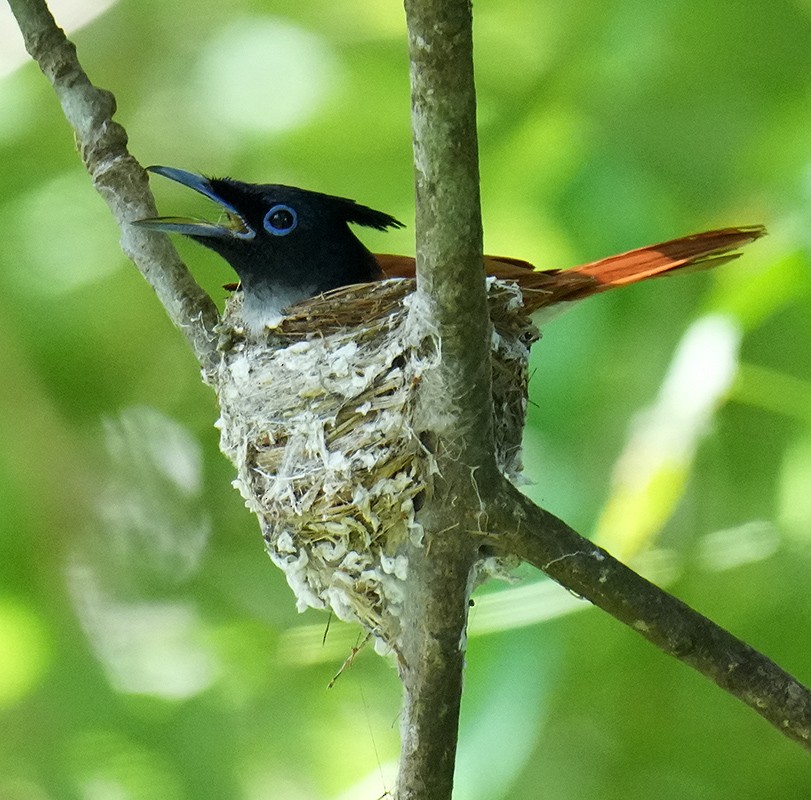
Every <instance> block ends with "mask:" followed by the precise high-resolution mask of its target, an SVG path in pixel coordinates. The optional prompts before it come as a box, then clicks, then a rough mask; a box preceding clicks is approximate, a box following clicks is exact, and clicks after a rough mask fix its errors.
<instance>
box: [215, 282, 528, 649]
mask: <svg viewBox="0 0 811 800" xmlns="http://www.w3.org/2000/svg"><path fill="white" fill-rule="evenodd" d="M413 289H414V285H413V281H405V280H390V281H383V282H379V283H375V284H364V285H361V286H352V287H348V288H345V289H341V290H337V291H335V292H331V293H329V294H327V295H323V296H319V297H317V298H314V299H313V300H310V301H308V302H306V303H303V304H300V305H298V306H296V307H295V308H294V309H292V310H291V313H290V314H289V315H288V316H286V317H284V318H282V319H281V320H280V322H279V325H278V326H277V327H276V328H274V329H272V330H269V331H268V332H267V334H266V335H264V336H262V337H255V336H250V335H248V334H246V332H245V329H244V327H243V325H242V320H241V316H240V311H241V305H242V300H241V297H240V296H239V294H237V295H234V296H233V297H232V298H231V299H230V300H229V301H228V305H227V308H226V311H225V314H224V315H223V320H222V323H221V326H220V337H221V340H220V349H221V352H222V359H221V362H220V366H219V370H218V372H217V374H216V376H215V377H214V384H215V388H216V391H217V394H218V396H219V401H220V408H221V416H220V419H219V421H218V423H217V424H218V427H219V428H220V430H221V434H222V436H221V448H222V450H223V452H224V453H225V454H226V455H227V456H228V457H229V458H230V459H231V461H232V462H233V463H234V465H235V466H236V468H237V478H236V480H235V482H234V483H235V486H236V487H237V488H238V489H239V490H240V492H241V493H242V495H243V497H244V498H245V501H246V505H247V506H248V507H249V508H250V509H251V510H252V511H254V512H255V513H256V515H257V516H258V518H259V521H260V524H261V527H262V533H263V535H264V539H265V543H266V547H267V550H268V553H269V554H270V556H271V558H272V559H273V561H274V562H275V563H276V564H277V565H278V566H279V567H280V568H281V569H282V570H283V571H284V572H285V575H286V577H287V581H288V583H289V584H290V586H291V588H292V589H293V592H294V593H295V595H296V598H297V605H298V608H299V610H304V609H305V608H306V607H308V606H309V607H313V608H322V609H323V608H330V609H332V611H333V612H334V613H335V615H336V616H338V617H339V618H340V619H342V620H346V621H356V622H360V623H361V624H362V625H363V626H364V627H365V628H366V629H367V630H369V631H370V632H371V633H372V634H374V636H375V637H376V640H377V642H379V643H380V644H382V645H383V646H384V648H383V649H388V648H392V647H393V648H395V649H396V646H397V639H398V636H399V632H400V626H399V611H400V608H401V604H402V600H403V592H404V586H405V583H404V582H405V579H406V576H407V573H408V562H407V558H406V555H405V550H406V547H405V545H406V544H408V543H409V542H412V543H419V542H420V541H421V537H422V530H421V528H420V526H419V524H418V523H417V522H416V521H415V513H416V510H417V509H418V508H419V505H420V502H421V497H422V495H423V493H424V491H425V490H426V487H427V485H428V483H429V481H430V480H431V476H432V474H433V473H434V472H435V470H436V464H435V462H434V460H433V458H432V455H431V453H430V452H429V451H428V450H427V449H426V448H425V447H424V446H423V444H422V441H423V439H422V436H423V434H426V433H430V431H431V419H430V414H426V412H425V411H424V404H423V405H421V406H419V407H418V404H417V402H416V398H417V391H416V390H417V387H418V386H419V383H420V381H421V378H422V376H423V375H424V374H425V373H426V371H427V370H430V369H432V368H433V367H434V366H435V365H436V364H437V363H438V359H439V348H438V342H437V337H436V335H435V333H434V332H433V331H432V330H430V328H428V327H426V325H425V324H424V322H423V321H422V320H423V315H422V314H420V309H419V308H418V305H419V300H418V298H419V297H420V296H419V295H418V294H415V293H413ZM489 302H490V310H491V317H492V319H493V324H494V332H493V337H492V348H491V357H492V364H493V401H494V409H495V415H494V416H495V435H496V444H497V451H498V452H497V457H498V463H499V466H500V468H501V469H502V471H503V472H504V473H505V474H506V475H507V476H508V477H510V478H511V479H515V478H517V477H518V475H519V473H520V470H521V463H520V444H521V434H522V430H523V426H524V419H525V413H526V400H527V395H526V386H527V360H528V355H529V347H530V345H531V344H532V342H534V341H535V340H536V339H537V337H538V332H537V329H536V328H535V327H534V326H533V325H532V323H531V322H530V321H529V319H528V318H527V317H526V315H525V314H524V313H523V312H522V299H521V293H520V290H519V289H518V288H517V287H516V286H514V285H512V284H505V283H500V282H496V281H492V280H491V284H490V287H489ZM421 417H423V418H421Z"/></svg>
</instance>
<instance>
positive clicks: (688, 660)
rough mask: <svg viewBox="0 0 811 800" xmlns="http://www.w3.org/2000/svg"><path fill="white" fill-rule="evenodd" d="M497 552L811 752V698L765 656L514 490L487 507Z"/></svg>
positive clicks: (504, 487)
mask: <svg viewBox="0 0 811 800" xmlns="http://www.w3.org/2000/svg"><path fill="white" fill-rule="evenodd" d="M487 511H488V515H489V522H490V525H491V528H492V529H493V530H496V531H498V532H499V533H498V534H497V535H495V536H494V537H493V539H492V540H491V544H492V546H493V547H494V548H495V549H496V551H500V552H502V553H505V554H510V555H517V556H519V557H520V558H522V559H523V560H524V561H527V562H529V563H530V564H533V565H534V566H536V567H537V568H538V569H540V570H542V571H543V572H545V573H546V574H547V575H549V577H550V578H552V579H554V580H555V581H557V582H558V583H560V584H561V585H562V586H565V587H566V588H567V589H569V590H570V591H572V592H575V593H576V594H578V595H580V596H582V597H584V598H585V599H586V600H589V601H591V602H592V603H594V605H596V606H599V607H600V608H601V609H603V611H607V612H608V613H609V614H611V616H613V617H615V618H616V619H618V620H619V621H620V622H623V623H625V624H626V625H627V626H628V627H630V628H632V629H633V630H634V631H636V632H637V633H640V634H641V635H642V636H644V637H645V638H646V639H647V640H648V641H649V642H651V643H652V644H653V645H655V646H656V647H658V648H659V649H660V650H662V651H663V652H665V653H667V654H668V655H671V656H673V657H674V658H677V659H678V660H679V661H682V662H683V663H685V664H687V665H689V666H691V667H692V668H693V669H695V670H697V671H698V672H700V673H701V674H702V675H704V676H705V677H707V678H709V679H710V680H712V681H714V682H715V683H717V684H718V686H720V687H721V688H722V689H724V691H726V692H729V694H731V695H732V696H733V697H737V698H738V699H739V700H741V701H742V702H744V703H746V704H747V705H748V706H750V707H751V708H753V709H754V710H755V711H757V713H758V714H760V715H761V716H762V717H764V718H765V719H767V720H768V721H769V722H770V723H771V724H772V725H773V726H774V727H775V728H777V730H779V731H780V732H781V733H782V734H783V735H785V736H787V737H788V738H789V739H794V740H795V741H797V742H799V743H800V744H801V745H802V746H803V747H804V748H805V749H806V750H809V751H811V691H809V689H808V688H807V687H805V686H803V684H801V683H800V682H799V681H797V680H796V679H795V678H794V677H792V676H791V675H789V674H788V673H787V672H785V671H784V670H782V669H781V668H780V667H779V666H777V664H775V663H774V662H773V661H771V660H770V659H769V658H767V657H766V656H765V655H763V654H762V653H760V652H758V651H757V650H755V649H754V648H753V647H750V646H749V645H748V644H746V642H743V641H741V640H740V639H738V638H737V637H735V636H733V635H732V634H731V633H729V631H727V630H725V629H724V628H722V627H720V626H719V625H716V623H714V622H712V621H711V620H709V619H707V618H706V617H704V616H702V615H701V614H699V613H698V612H697V611H694V610H693V609H692V608H690V607H689V606H688V605H686V604H685V603H683V602H682V601H681V600H678V599H677V598H675V597H673V595H671V594H669V593H668V592H666V591H664V590H663V589H660V588H659V587H658V586H654V585H653V584H652V583H650V582H649V581H647V580H645V578H643V577H642V576H641V575H638V574H637V573H636V572H634V571H633V570H632V569H630V568H629V567H626V566H625V565H624V564H623V563H621V562H620V561H617V559H615V558H614V557H613V556H611V555H610V554H609V553H607V552H606V551H605V550H603V549H602V548H601V547H598V546H597V545H595V544H593V543H592V542H590V541H588V540H587V539H584V538H583V537H582V536H580V534H578V533H577V532H576V531H574V530H572V528H570V527H569V526H568V525H567V524H566V523H565V522H563V521H562V520H560V519H558V518H557V517H556V516H555V515H554V514H550V513H549V512H548V511H545V510H543V509H541V508H538V506H536V505H535V504H534V503H532V501H530V500H529V499H528V498H527V497H525V496H524V495H522V494H521V493H520V492H519V491H518V490H517V489H515V487H514V486H512V484H510V483H508V482H507V481H503V482H502V491H501V493H500V494H499V495H497V497H496V499H494V500H493V501H492V502H491V503H490V504H489V505H488V507H487Z"/></svg>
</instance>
